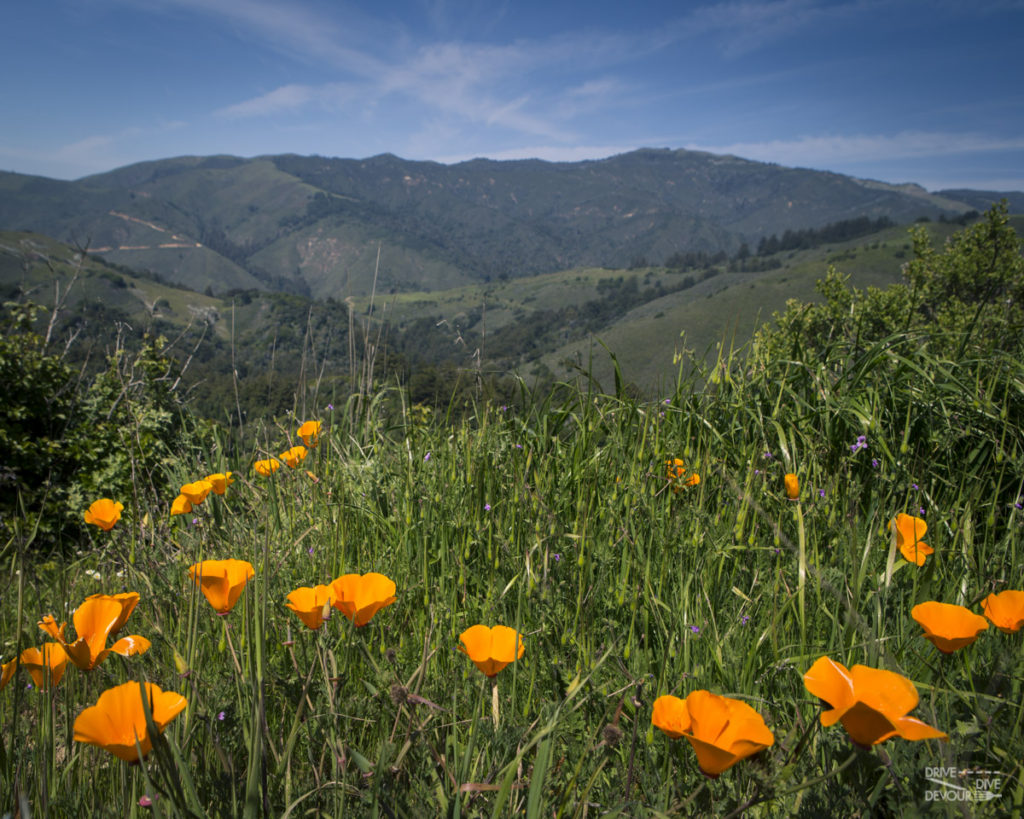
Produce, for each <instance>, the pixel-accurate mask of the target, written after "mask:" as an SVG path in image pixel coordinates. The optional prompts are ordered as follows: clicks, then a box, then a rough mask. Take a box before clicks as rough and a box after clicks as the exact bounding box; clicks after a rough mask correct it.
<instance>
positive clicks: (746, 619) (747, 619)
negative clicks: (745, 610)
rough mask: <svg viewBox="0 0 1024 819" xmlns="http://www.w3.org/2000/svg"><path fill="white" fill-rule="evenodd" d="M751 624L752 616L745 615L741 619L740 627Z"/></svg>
mask: <svg viewBox="0 0 1024 819" xmlns="http://www.w3.org/2000/svg"><path fill="white" fill-rule="evenodd" d="M749 622H750V615H749V614H744V615H743V616H742V617H741V618H740V625H743V626H745V625H746V624H747V623H749Z"/></svg>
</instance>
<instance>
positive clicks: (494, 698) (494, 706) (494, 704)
mask: <svg viewBox="0 0 1024 819" xmlns="http://www.w3.org/2000/svg"><path fill="white" fill-rule="evenodd" d="M491 717H492V718H493V719H494V730H495V731H497V730H498V725H499V723H500V722H501V716H500V714H499V712H498V677H497V676H494V677H491Z"/></svg>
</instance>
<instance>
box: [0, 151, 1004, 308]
mask: <svg viewBox="0 0 1024 819" xmlns="http://www.w3.org/2000/svg"><path fill="white" fill-rule="evenodd" d="M969 193H970V194H971V195H970V196H968V194H969ZM974 194H977V195H974ZM986 196H987V194H984V193H978V192H946V195H942V196H938V195H933V194H929V193H928V192H926V191H924V190H923V189H922V188H920V187H918V186H915V185H901V186H894V185H887V184H884V183H880V182H873V181H869V180H858V179H853V178H851V177H846V176H842V175H839V174H833V173H826V172H821V171H811V170H806V169H794V168H783V167H780V166H776V165H771V164H766V163H760V162H751V161H748V160H744V159H739V158H737V157H732V156H716V155H713V154H707V153H702V152H695V151H682V150H667V149H663V150H651V149H644V150H639V151H633V152H630V153H626V154H621V155H619V156H614V157H610V158H608V159H603V160H595V161H585V162H572V163H566V162H543V161H540V160H520V161H509V162H498V161H492V160H483V159H477V160H472V161H469V162H462V163H459V164H456V165H441V164H438V163H434V162H411V161H407V160H403V159H400V158H398V157H395V156H392V155H390V154H384V155H381V156H377V157H372V158H369V159H365V160H353V159H328V158H323V157H303V156H295V155H284V156H269V157H259V158H255V159H241V158H238V157H230V156H212V157H179V158H175V159H166V160H158V161H154V162H145V163H139V164H137V165H132V166H128V167H125V168H120V169H117V170H114V171H111V172H109V173H104V174H98V175H95V176H91V177H87V178H85V179H81V180H78V181H75V182H60V181H56V180H48V179H43V178H40V177H28V176H22V175H18V174H0V228H5V229H10V230H33V231H38V232H43V233H46V234H49V235H52V236H54V237H56V238H58V239H60V240H63V241H67V242H70V243H76V244H78V245H85V244H86V243H88V245H89V247H90V248H91V249H92V252H94V253H97V254H100V255H102V256H103V257H104V258H106V259H108V260H110V261H112V262H116V263H119V264H124V265H129V266H131V267H133V268H136V269H144V270H149V271H151V272H153V273H155V274H157V275H159V276H161V277H163V278H164V279H166V280H168V281H172V282H177V283H180V284H185V285H187V286H189V287H190V288H192V289H195V290H200V291H203V290H207V289H209V290H210V291H212V292H217V293H224V292H227V291H230V290H235V289H263V290H271V291H285V292H292V293H297V294H301V295H306V296H311V297H315V298H326V297H336V298H345V297H348V296H353V295H355V296H360V295H366V294H369V293H370V292H373V291H374V290H376V292H390V293H400V292H411V291H431V290H436V289H442V288H450V287H456V286H460V285H463V284H467V283H471V282H486V281H489V280H493V279H506V278H518V277H522V276H530V275H537V274H542V273H547V272H553V271H557V270H564V269H569V268H575V267H584V266H590V267H619V268H621V267H627V266H630V265H641V264H644V263H652V264H659V263H661V262H663V261H664V260H665V259H667V258H668V257H669V256H671V255H672V254H675V253H684V252H693V251H707V252H709V253H713V252H716V251H724V252H727V253H730V254H731V253H733V252H735V251H737V250H738V249H739V248H741V246H742V245H743V243H747V244H748V245H751V246H752V245H754V244H755V243H756V242H757V241H758V240H759V239H760V238H762V237H764V236H768V235H771V234H782V233H784V232H785V231H787V230H802V229H807V228H816V227H820V226H822V225H825V224H828V223H833V222H837V221H840V220H845V219H851V218H855V217H862V216H866V217H870V218H878V217H883V216H884V217H887V218H889V219H891V220H893V221H895V222H910V221H913V220H915V219H918V218H921V217H925V218H932V219H935V218H938V217H942V216H956V215H958V214H960V213H963V212H965V211H967V210H970V209H972V208H977V207H978V202H979V201H980V200H981V199H984V198H985V197H986ZM965 200H969V201H965ZM378 252H379V256H378Z"/></svg>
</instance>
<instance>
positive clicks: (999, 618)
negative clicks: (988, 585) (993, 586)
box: [981, 589, 1024, 634]
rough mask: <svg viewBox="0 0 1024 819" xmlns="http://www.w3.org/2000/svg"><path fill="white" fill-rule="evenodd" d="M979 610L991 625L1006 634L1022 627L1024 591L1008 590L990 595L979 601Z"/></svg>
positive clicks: (1023, 619)
mask: <svg viewBox="0 0 1024 819" xmlns="http://www.w3.org/2000/svg"><path fill="white" fill-rule="evenodd" d="M981 608H982V610H983V611H984V612H985V616H986V617H987V618H988V619H989V620H991V621H992V624H993V625H994V626H995V627H996V628H997V629H999V630H1000V631H1004V632H1006V633H1007V634H1009V633H1010V632H1013V631H1020V627H1021V626H1024V591H1013V590H1012V589H1008V590H1007V591H1002V592H999V594H990V595H989V596H988V597H986V598H985V599H984V600H982V601H981Z"/></svg>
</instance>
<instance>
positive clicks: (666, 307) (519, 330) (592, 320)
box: [0, 217, 1024, 414]
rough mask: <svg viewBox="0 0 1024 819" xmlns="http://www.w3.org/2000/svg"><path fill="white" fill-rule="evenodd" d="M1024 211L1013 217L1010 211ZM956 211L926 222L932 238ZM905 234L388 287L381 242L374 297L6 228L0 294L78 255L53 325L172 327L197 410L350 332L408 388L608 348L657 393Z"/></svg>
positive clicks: (582, 364)
mask: <svg viewBox="0 0 1024 819" xmlns="http://www.w3.org/2000/svg"><path fill="white" fill-rule="evenodd" d="M1022 221H1024V219H1022V218H1020V217H1015V222H1016V223H1017V225H1018V227H1021V223H1022ZM956 227H957V226H955V225H952V224H944V223H938V222H933V223H929V224H928V225H927V228H928V230H929V233H930V235H931V236H932V238H933V243H935V244H936V245H941V244H942V242H943V241H944V240H945V238H946V237H948V236H949V235H951V234H952V233H953V231H954V229H955V228H956ZM909 241H910V240H909V237H908V235H907V230H906V228H903V227H893V228H888V229H885V230H883V231H881V232H879V233H877V234H872V235H870V236H865V237H861V238H859V239H854V240H850V241H848V242H842V243H832V244H829V245H825V246H821V247H817V248H811V249H806V250H795V251H785V252H781V253H777V254H771V255H767V256H759V257H750V258H748V259H747V261H746V262H745V263H744V264H746V265H747V267H748V268H749V267H754V268H758V267H763V268H767V269H764V270H761V271H760V272H742V271H740V270H738V269H737V268H738V267H739V266H740V265H738V264H737V260H736V259H732V260H726V261H724V262H719V263H716V264H712V265H707V266H705V267H699V268H690V269H669V268H652V267H643V268H637V269H631V270H621V269H619V270H616V269H605V268H578V269H573V270H567V271H559V272H555V273H548V274H541V275H538V276H530V277H521V278H511V277H509V278H503V279H494V280H492V281H490V282H487V283H483V284H480V283H470V284H466V283H461V284H458V286H454V287H450V288H448V289H443V290H436V291H433V290H432V291H429V292H428V291H420V292H417V291H408V290H406V291H402V290H397V289H396V288H394V287H389V286H388V278H387V276H388V272H389V270H390V269H391V265H393V264H399V265H400V264H403V262H402V261H401V258H400V257H396V255H395V254H394V252H393V251H392V252H390V253H386V252H384V251H382V254H381V262H380V275H379V277H378V281H377V291H376V294H375V296H374V298H373V300H372V302H371V299H370V298H369V296H366V297H364V298H359V299H352V300H351V301H350V302H347V303H346V302H340V301H337V300H333V299H328V300H326V301H324V300H320V301H316V300H310V299H308V298H306V297H303V296H299V295H286V294H273V293H268V292H266V291H263V290H256V289H252V290H245V291H240V292H236V293H235V294H234V295H232V296H230V297H212V296H209V295H205V294H203V293H198V292H195V291H193V290H189V289H187V288H180V287H170V286H168V285H166V284H164V283H161V282H160V281H157V280H155V279H154V278H152V277H150V276H145V275H139V274H133V273H132V271H130V270H128V269H126V268H112V267H110V266H108V265H104V264H103V263H101V262H99V261H97V260H95V259H92V258H87V259H86V260H85V261H84V262H83V263H82V264H81V269H80V270H78V264H79V263H78V262H77V261H76V258H77V257H76V256H75V251H74V250H72V249H71V248H68V247H67V246H65V245H62V244H60V243H57V242H54V241H53V240H49V239H46V238H45V237H41V236H38V235H26V234H15V233H9V232H8V233H2V234H0V282H2V284H3V286H4V288H5V292H6V294H7V297H8V298H15V297H17V296H18V295H19V294H25V295H27V296H29V297H31V298H33V299H35V300H36V301H39V302H41V303H44V304H47V305H52V303H53V296H54V284H55V283H56V282H58V281H59V282H60V286H61V289H62V293H63V292H64V290H66V289H67V287H68V283H69V281H70V280H71V277H72V276H73V275H74V273H75V271H76V270H78V279H77V282H76V284H75V286H74V287H72V288H71V289H70V291H69V293H68V296H67V301H66V303H65V305H64V315H63V316H62V319H61V322H60V323H59V324H58V325H57V329H58V337H61V338H64V337H68V336H69V335H70V334H71V333H74V332H76V331H77V332H79V333H80V343H79V344H77V345H76V347H75V350H76V351H77V355H78V360H83V359H85V358H89V357H92V359H93V361H94V362H96V361H99V362H102V356H103V352H104V351H105V350H109V349H110V348H111V345H112V343H113V340H114V334H115V330H114V329H113V328H114V327H115V326H116V322H121V326H122V328H123V330H122V333H123V334H125V335H126V336H127V338H128V339H129V340H130V339H131V338H136V339H138V338H141V336H142V335H143V334H145V333H149V334H151V335H163V336H165V337H166V338H168V339H170V340H173V341H174V348H173V349H174V351H175V354H176V355H178V356H179V360H180V361H181V362H182V363H184V362H185V361H186V360H188V361H189V365H188V371H187V373H186V374H185V376H184V381H185V383H186V384H188V385H190V389H191V390H192V395H193V397H194V398H195V399H196V400H197V401H198V402H199V405H200V406H202V407H203V408H204V410H205V411H208V412H213V413H215V414H219V413H221V412H222V410H221V409H220V407H222V406H223V405H224V404H225V403H229V404H231V405H232V406H234V405H235V404H236V403H241V405H242V407H243V408H244V410H245V411H246V414H248V413H255V414H262V413H265V412H280V411H282V410H283V409H285V408H286V407H289V406H291V404H292V401H293V400H294V395H295V391H296V389H297V388H298V381H297V380H296V379H297V373H299V372H300V371H301V370H302V368H303V366H305V365H304V364H303V362H306V361H310V362H311V361H313V360H316V361H317V367H318V368H319V371H320V372H321V373H322V377H323V378H324V379H325V381H324V388H325V389H327V388H328V387H330V388H331V389H333V388H338V389H340V390H341V392H346V391H347V390H348V389H349V388H350V386H348V385H350V384H351V383H352V382H353V380H354V378H355V372H354V369H353V366H354V364H353V353H354V352H356V347H354V346H353V345H354V344H355V343H356V341H357V339H358V342H359V346H360V348H361V345H362V344H363V343H364V341H365V340H372V341H373V344H374V348H375V350H376V352H375V356H376V364H377V367H378V368H379V370H380V372H381V373H390V375H389V376H388V377H390V378H397V379H399V380H401V381H403V382H404V383H410V382H411V381H412V380H415V379H417V378H420V383H429V384H433V385H434V386H432V387H430V388H429V389H428V388H427V387H423V390H424V391H423V392H421V393H417V395H419V396H420V398H419V399H418V400H427V401H428V402H429V401H433V400H438V401H442V402H443V401H445V400H446V398H444V397H443V396H444V395H445V394H446V393H445V390H448V391H449V392H448V393H447V394H448V395H450V390H451V388H452V383H451V380H452V379H456V380H457V379H459V378H461V377H462V376H461V375H460V373H465V374H466V376H465V377H466V380H467V382H468V381H471V380H472V379H473V378H475V377H476V376H475V375H473V374H474V373H475V374H481V373H482V374H491V375H493V376H495V377H502V376H505V375H507V374H510V373H513V372H519V373H522V374H523V375H524V376H526V377H527V378H528V379H529V380H530V381H531V382H533V381H534V380H536V379H538V378H540V379H541V380H545V379H566V378H573V377H575V376H576V375H577V374H578V373H579V370H580V369H581V368H582V369H583V370H587V371H590V372H591V373H592V374H593V375H594V377H596V378H597V379H598V381H599V382H600V383H601V385H602V386H604V387H605V388H606V389H608V388H611V385H612V384H613V364H612V362H611V359H610V357H609V353H608V350H611V351H613V352H614V353H615V355H616V356H617V359H618V362H619V365H620V367H621V372H622V375H623V377H624V378H625V379H626V381H627V382H631V383H633V384H635V385H636V386H637V387H639V388H640V389H641V391H642V392H643V393H644V394H648V395H652V394H660V392H662V391H664V390H665V389H667V388H668V386H670V385H671V384H673V383H674V382H675V379H676V377H677V375H678V359H677V354H678V353H679V352H681V351H682V350H683V349H684V348H685V349H688V350H691V351H693V352H695V353H696V355H697V356H698V357H703V356H704V355H705V354H707V355H709V356H710V357H711V358H712V359H713V358H716V357H717V356H718V348H719V345H724V349H725V350H726V351H727V350H728V349H729V348H730V347H733V346H739V345H741V344H742V343H743V342H744V341H745V340H746V339H748V338H749V337H750V335H751V334H752V333H753V331H754V330H755V329H756V328H757V326H759V324H760V323H762V322H765V321H768V320H770V318H771V315H772V313H773V312H774V311H776V310H781V309H783V308H784V307H785V304H786V302H787V300H789V299H794V298H795V299H799V300H802V301H809V300H815V299H816V298H817V294H816V292H815V282H816V281H817V280H818V279H821V278H822V277H823V276H824V275H825V273H826V272H827V270H828V269H829V267H830V266H835V267H836V269H838V270H840V271H841V272H843V273H845V274H847V275H848V276H849V277H850V282H851V284H852V285H853V286H856V287H858V288H862V289H863V288H866V287H872V286H874V287H884V286H886V285H887V284H890V283H893V282H896V281H899V280H900V277H901V272H900V271H901V266H902V265H903V264H904V263H905V262H906V261H908V260H909V258H910V256H911V253H910V243H909ZM366 261H367V266H369V264H370V263H371V260H369V259H368V260H366ZM372 263H373V264H376V255H375V254H374V258H373V259H372ZM776 265H777V266H776ZM368 275H372V272H371V273H368ZM436 280H437V279H436V277H435V281H436ZM371 308H372V309H371ZM350 333H351V335H350ZM86 341H88V342H89V343H88V344H86V343H85V342H86ZM97 357H98V358H97ZM437 368H445V371H446V372H447V375H445V376H444V378H443V379H442V380H441V381H437V380H436V377H435V375H429V377H427V376H423V374H424V373H428V374H429V373H433V372H435V371H436V370H437ZM236 374H237V375H236ZM421 376H423V377H427V378H428V380H427V382H423V377H421ZM331 385H333V386H331ZM236 398H237V399H238V400H236Z"/></svg>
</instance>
